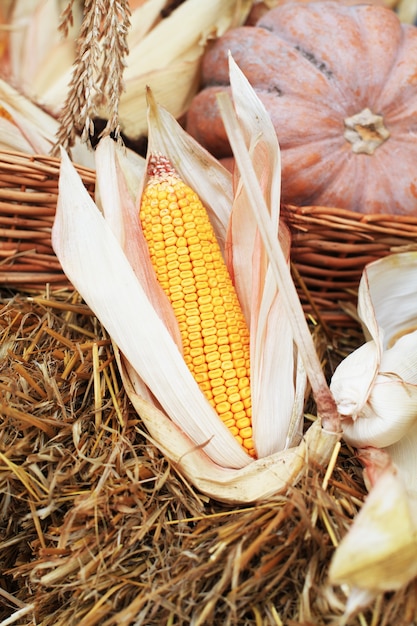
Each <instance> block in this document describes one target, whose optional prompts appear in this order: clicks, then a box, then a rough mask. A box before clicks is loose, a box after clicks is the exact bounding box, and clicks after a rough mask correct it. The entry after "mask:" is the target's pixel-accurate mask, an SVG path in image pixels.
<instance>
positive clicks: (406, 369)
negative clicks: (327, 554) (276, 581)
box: [330, 252, 417, 615]
mask: <svg viewBox="0 0 417 626" xmlns="http://www.w3.org/2000/svg"><path fill="white" fill-rule="evenodd" d="M416 286H417V252H403V253H398V254H392V255H390V256H388V257H386V258H384V259H381V260H379V261H376V262H374V263H371V264H369V265H368V266H367V267H366V268H365V270H364V272H363V276H362V280H361V283H360V286H359V306H358V313H359V316H360V318H361V320H362V322H363V324H364V331H365V335H366V336H367V337H368V338H369V341H368V342H367V343H365V344H364V345H363V346H361V347H360V348H358V349H357V350H356V351H355V352H354V353H353V354H351V355H349V356H348V357H347V358H346V359H345V360H344V361H343V362H342V363H341V364H340V366H339V368H338V369H337V370H336V372H335V374H334V376H333V378H332V382H331V390H332V392H333V395H334V397H335V399H336V402H337V405H338V407H339V410H340V413H341V414H342V428H343V436H344V438H345V439H346V440H347V441H348V442H349V443H351V444H352V445H354V446H356V447H358V448H359V449H360V453H361V457H362V458H363V459H364V463H365V465H366V475H367V477H368V479H369V484H370V492H369V495H368V497H367V499H366V501H365V504H364V506H363V508H362V510H361V512H360V514H359V515H358V516H357V517H356V519H355V520H354V523H353V525H352V528H351V529H350V531H349V533H348V534H347V536H346V537H345V538H344V540H343V541H342V543H341V544H340V546H339V547H338V548H337V550H336V553H335V555H334V558H333V561H332V564H331V568H330V579H331V581H332V582H333V583H339V584H347V585H349V586H350V588H351V593H350V596H349V600H348V603H347V606H346V614H347V615H349V614H350V613H352V612H354V611H356V610H358V608H360V607H362V606H364V604H366V603H369V601H370V600H371V599H372V597H374V595H375V594H376V593H378V592H381V591H387V590H395V589H399V588H400V587H402V586H404V585H406V584H407V583H408V582H409V581H410V580H411V579H412V578H414V577H415V576H416V575H417V479H416V476H417V457H416V445H417V330H416V328H417V301H416V289H417V287H416ZM378 448H380V449H379V450H378ZM378 455H379V457H380V458H386V459H388V460H389V463H388V464H387V467H386V468H385V469H384V470H383V471H382V473H381V472H380V470H379V464H380V461H379V460H378Z"/></svg>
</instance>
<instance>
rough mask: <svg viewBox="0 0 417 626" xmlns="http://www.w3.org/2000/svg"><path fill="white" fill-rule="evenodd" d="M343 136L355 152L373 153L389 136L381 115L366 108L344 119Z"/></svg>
mask: <svg viewBox="0 0 417 626" xmlns="http://www.w3.org/2000/svg"><path fill="white" fill-rule="evenodd" d="M345 128H346V130H345V133H344V137H345V139H346V140H347V141H349V142H350V143H351V144H352V150H353V152H355V153H356V154H360V153H363V154H373V153H374V152H375V150H376V149H377V148H378V146H380V145H381V144H382V143H384V141H386V139H388V137H389V136H390V133H389V131H388V130H387V129H386V128H385V126H384V118H383V117H382V115H376V114H375V113H372V111H371V110H370V109H368V108H366V109H363V111H361V112H360V113H356V114H355V115H352V117H347V118H346V119H345Z"/></svg>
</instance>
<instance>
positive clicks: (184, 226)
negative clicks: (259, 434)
mask: <svg viewBox="0 0 417 626" xmlns="http://www.w3.org/2000/svg"><path fill="white" fill-rule="evenodd" d="M139 216H140V221H141V224H142V229H143V232H144V235H145V239H146V241H147V243H148V247H149V253H150V257H151V261H152V264H153V266H154V269H155V272H156V276H157V279H158V281H159V283H160V285H161V286H162V288H163V289H164V291H165V293H166V294H167V296H168V298H169V299H170V301H171V303H172V305H173V308H174V312H175V315H176V317H177V319H178V322H179V328H180V332H181V337H182V342H183V354H184V360H185V362H186V363H187V365H188V367H189V369H190V371H191V372H192V373H193V375H194V377H195V379H196V381H197V382H198V384H199V386H200V388H201V390H202V391H203V393H204V394H205V395H206V397H207V399H208V400H209V401H210V403H211V404H212V406H213V407H214V408H215V409H216V411H217V413H218V414H219V416H220V418H221V419H222V420H223V422H224V423H225V424H226V425H227V426H228V427H229V429H230V431H231V432H232V433H233V435H234V436H235V437H236V439H237V441H238V442H239V443H240V444H241V445H242V446H243V447H244V449H245V450H246V451H247V452H248V453H249V454H250V455H251V456H255V451H254V446H253V441H252V427H251V398H250V383H249V374H250V372H249V330H248V328H247V325H246V322H245V319H244V317H243V313H242V310H241V308H240V304H239V301H238V298H237V294H236V291H235V289H234V286H233V283H232V280H231V278H230V275H229V273H228V271H227V267H226V265H225V263H224V260H223V257H222V254H221V250H220V247H219V244H218V242H217V239H216V236H215V234H214V230H213V227H212V225H211V223H210V220H209V218H208V215H207V212H206V209H205V208H204V206H203V205H202V203H201V201H200V199H199V197H198V196H197V194H196V193H195V192H194V191H193V190H192V189H190V187H188V185H186V184H185V183H184V182H183V181H182V180H181V179H180V177H179V175H178V174H177V172H176V171H175V169H174V167H173V166H172V164H171V163H170V161H169V160H168V159H167V158H166V157H163V156H161V155H155V156H152V157H150V159H149V166H148V182H147V185H146V187H145V190H144V192H143V195H142V202H141V207H140V214H139Z"/></svg>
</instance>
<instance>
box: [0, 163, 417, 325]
mask: <svg viewBox="0 0 417 626" xmlns="http://www.w3.org/2000/svg"><path fill="white" fill-rule="evenodd" d="M77 170H78V172H79V174H80V176H81V178H82V180H83V181H84V184H85V186H86V188H87V190H88V191H89V193H90V194H91V195H92V196H93V194H94V184H95V174H94V171H92V170H90V169H88V168H85V167H81V166H77ZM58 176H59V160H58V159H55V158H53V157H47V156H31V155H26V154H21V153H17V152H0V261H1V265H0V286H1V287H5V286H8V287H10V288H13V289H19V290H24V291H28V290H29V291H36V290H39V289H41V290H43V289H44V288H45V284H47V283H48V284H50V287H51V288H63V287H69V286H70V285H69V284H68V282H67V280H66V278H65V276H64V274H63V273H62V270H61V268H60V265H59V262H58V260H57V258H56V257H55V255H54V253H53V250H52V247H51V237H50V235H51V226H52V222H53V219H54V214H55V207H56V201H57V193H58ZM284 214H285V216H286V218H287V220H288V222H289V224H290V225H291V228H292V231H293V246H292V260H293V264H294V273H295V278H296V280H297V283H298V287H299V293H300V296H301V298H302V301H303V304H304V307H305V311H306V313H309V314H312V315H313V316H314V317H316V318H319V320H320V322H321V323H322V324H323V325H328V326H329V327H331V329H333V330H335V329H337V328H339V329H344V328H346V327H349V326H352V325H354V324H355V323H356V322H355V320H354V318H353V317H352V316H351V315H350V313H352V312H353V311H354V309H355V307H356V291H357V287H358V284H359V280H360V277H361V273H362V270H363V267H364V266H365V265H366V263H369V262H370V261H373V260H375V259H378V258H381V257H382V256H385V255H387V254H389V253H390V252H394V251H400V250H410V249H417V216H416V217H403V216H401V217H400V216H389V215H360V214H356V213H352V212H350V211H345V210H343V209H333V208H328V207H284Z"/></svg>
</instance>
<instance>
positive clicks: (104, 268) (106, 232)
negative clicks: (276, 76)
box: [53, 66, 339, 502]
mask: <svg viewBox="0 0 417 626" xmlns="http://www.w3.org/2000/svg"><path fill="white" fill-rule="evenodd" d="M232 67H233V68H234V69H233V71H234V72H235V73H237V78H236V77H235V78H233V77H232V84H236V85H238V86H239V89H238V91H239V94H238V96H237V101H238V103H242V102H245V101H246V102H247V106H248V111H247V113H246V118H245V119H244V120H242V124H243V128H244V132H245V134H246V136H248V133H249V130H251V132H250V134H249V137H250V141H249V144H250V146H251V150H253V151H254V154H253V158H254V159H255V157H256V158H257V159H258V162H257V164H256V167H257V168H260V169H261V171H262V173H263V174H264V177H265V179H266V180H267V181H268V185H269V188H267V189H265V190H264V192H265V195H266V197H267V198H268V201H269V199H270V198H271V197H273V198H276V197H279V183H280V181H279V169H274V170H272V171H270V170H269V167H270V166H269V163H273V162H278V163H279V157H278V158H277V156H276V155H275V156H274V155H273V154H272V153H271V150H272V151H275V152H276V151H277V150H278V147H277V144H276V136H275V133H272V132H269V130H270V124H271V122H270V120H269V118H268V117H267V115H266V113H265V110H264V109H263V107H262V105H261V104H260V102H259V100H258V99H257V97H256V96H255V94H254V93H253V91H252V90H251V88H250V86H249V85H248V84H247V82H245V81H243V82H242V81H241V80H239V78H240V74H239V71H238V69H237V68H236V67H234V66H232ZM242 89H243V92H242V93H241V92H240V90H242ZM240 106H241V104H240ZM238 108H239V105H238ZM249 120H250V123H251V124H252V128H251V129H250V128H249V126H248V124H249ZM150 123H151V133H150V146H151V148H150V149H151V151H153V152H155V151H162V152H163V153H164V154H167V156H168V157H169V159H170V160H171V161H172V162H173V164H174V165H175V167H176V169H177V170H178V172H179V174H180V175H181V176H182V177H183V178H184V179H185V180H186V181H187V182H188V184H191V182H189V175H190V173H191V176H192V177H193V179H194V185H193V186H194V188H197V189H199V190H200V189H201V192H200V195H202V196H204V197H205V202H206V203H207V206H208V207H209V210H210V212H211V213H212V214H215V215H216V216H217V219H216V220H215V228H216V229H217V230H218V231H219V233H220V241H221V242H224V241H225V239H226V236H227V235H226V232H225V225H226V224H225V222H227V220H226V216H227V211H229V212H230V204H229V201H230V198H231V197H233V195H232V187H231V179H230V174H228V173H227V172H226V171H225V170H224V169H223V168H222V167H221V166H220V165H219V164H218V163H217V162H216V161H215V160H214V159H213V158H212V157H211V156H210V155H208V154H207V153H206V152H205V151H204V150H202V149H201V148H200V147H199V146H198V144H196V143H195V142H194V141H193V140H192V139H191V138H189V137H188V136H187V135H186V133H185V132H184V131H183V130H182V129H181V127H180V126H179V125H178V124H177V123H176V122H175V120H174V118H173V117H172V116H170V115H169V114H168V113H167V112H166V111H164V110H162V109H158V108H156V107H155V106H154V105H152V100H151V107H150ZM256 146H258V150H259V151H257V150H255V148H256ZM99 149H100V150H101V152H102V159H103V161H102V162H106V161H107V162H108V163H113V165H112V167H114V171H115V172H116V174H115V176H111V177H109V176H107V177H105V179H104V180H105V181H106V182H105V184H104V185H103V184H102V187H101V189H100V198H101V201H102V205H103V210H104V216H105V219H104V218H103V216H102V214H100V213H99V212H98V210H97V208H96V207H95V206H94V204H93V203H92V201H91V199H90V198H89V196H88V194H86V193H85V190H83V188H82V186H81V185H80V181H79V180H78V179H77V175H76V174H75V172H74V170H73V168H72V166H71V164H70V162H69V160H68V158H67V157H66V155H65V154H64V153H63V162H62V173H61V178H60V196H59V202H58V209H57V218H56V221H55V225H54V229H53V244H54V247H55V250H56V253H57V255H58V257H59V259H60V261H61V263H62V266H63V269H64V271H65V272H66V273H67V275H68V277H69V278H70V280H71V281H72V282H73V283H74V285H75V286H76V288H77V289H78V290H79V291H80V293H81V294H82V295H83V297H84V298H85V300H86V301H87V303H88V304H89V306H90V307H91V308H92V310H93V311H95V312H96V314H97V315H98V316H99V317H100V319H101V321H102V322H103V324H104V326H105V327H106V328H107V330H108V332H109V334H110V335H111V337H112V339H113V341H114V343H115V345H116V346H117V348H118V350H119V351H120V357H119V363H120V369H121V372H122V375H123V377H124V382H125V386H126V390H127V391H128V393H129V395H130V397H131V400H132V402H133V404H134V405H135V407H136V408H137V409H138V411H139V412H140V415H141V417H142V419H143V421H144V423H145V424H146V425H147V427H148V429H149V431H150V432H151V435H152V437H154V439H155V442H156V443H157V445H159V446H160V448H161V450H162V451H163V452H164V454H166V455H167V457H168V458H170V459H171V460H172V461H173V462H174V463H175V464H176V465H177V467H178V468H179V469H180V471H182V472H183V474H184V475H185V476H187V478H189V480H190V481H191V482H192V483H193V484H195V485H197V486H198V487H199V488H200V489H201V490H202V491H204V492H205V493H206V494H208V495H210V496H212V497H214V498H216V499H219V500H226V501H229V502H249V501H256V500H261V499H263V498H265V497H267V496H268V495H271V494H272V493H277V492H279V491H281V490H285V489H286V488H287V487H288V485H289V484H293V483H294V482H296V480H298V478H299V476H300V473H301V472H302V471H303V470H304V468H305V465H306V463H307V462H308V461H309V460H310V459H315V460H317V461H319V462H323V463H325V462H326V460H328V459H329V458H330V455H331V453H332V450H333V448H334V445H335V444H336V442H337V441H338V439H339V433H338V432H335V430H332V429H330V431H331V432H326V431H324V430H323V429H322V427H321V422H320V420H318V421H317V422H316V423H315V424H314V426H313V427H311V428H310V429H309V431H308V433H307V435H306V436H305V437H304V438H302V439H301V440H300V434H299V432H298V430H299V429H298V427H297V424H299V423H300V419H301V418H302V409H303V402H302V399H303V398H304V388H305V384H304V383H298V382H297V380H298V379H299V380H300V381H303V380H305V375H306V374H305V371H306V370H307V371H308V370H309V367H310V366H309V365H308V364H307V365H308V366H307V367H306V368H305V369H304V368H303V367H301V366H300V363H298V361H299V360H300V357H301V358H302V359H303V358H304V355H302V354H301V352H300V355H299V357H298V359H297V358H292V359H290V362H287V365H285V366H284V367H283V368H282V369H283V370H284V371H279V370H277V369H275V380H276V384H275V385H273V386H271V384H270V377H269V376H265V380H264V384H263V385H262V377H257V376H256V367H262V365H263V363H262V350H261V347H262V345H264V346H267V345H268V342H269V341H272V342H275V343H276V341H277V339H276V337H278V338H279V337H280V332H281V329H280V328H279V327H277V326H273V327H270V328H267V325H265V329H264V331H263V332H259V333H254V334H253V335H252V336H253V337H254V340H255V341H259V342H260V344H259V347H258V350H259V354H260V356H259V358H258V362H255V365H254V367H255V376H254V380H255V381H256V380H259V394H261V395H262V394H263V395H264V397H265V401H264V406H265V408H266V407H267V405H268V398H271V402H272V396H273V394H276V392H277V389H278V390H280V393H281V394H287V395H288V394H290V397H291V398H292V399H290V401H289V402H282V407H283V408H282V410H281V414H280V416H278V415H277V414H276V412H275V411H270V412H269V414H268V411H265V412H262V414H261V415H260V416H259V418H258V419H259V420H260V421H262V420H263V419H265V420H270V419H272V418H275V420H276V419H279V420H280V421H282V424H281V429H284V430H285V429H286V433H285V436H284V439H283V441H284V444H283V448H284V449H283V448H281V449H276V450H274V451H273V452H272V453H270V454H267V455H266V456H265V457H263V458H259V459H258V460H256V461H254V460H253V459H251V458H250V457H249V456H248V455H247V454H246V453H244V452H243V450H242V449H241V448H240V446H239V444H238V443H237V442H236V440H235V439H234V437H233V436H232V435H231V434H230V432H229V431H228V429H227V428H226V427H225V426H224V425H223V423H221V421H220V420H219V419H218V416H217V414H216V413H215V412H214V410H213V409H212V407H211V406H210V405H209V403H208V402H207V400H206V399H205V397H204V395H203V393H202V392H201V391H200V389H199V387H198V385H197V383H196V382H195V381H194V379H193V377H192V375H191V373H190V372H189V370H188V368H187V366H186V365H185V362H184V360H183V358H182V356H181V354H180V352H179V351H178V348H177V344H176V341H175V337H173V336H172V334H171V331H170V322H169V321H168V323H166V321H165V320H166V314H165V305H164V303H163V302H161V301H160V299H158V298H157V297H156V298H155V293H154V291H155V290H154V287H153V282H152V281H153V280H154V279H153V278H151V276H150V275H149V273H148V272H147V263H148V261H147V260H146V259H145V258H144V257H143V256H142V257H141V258H140V259H139V261H140V263H138V264H136V262H135V258H136V257H135V254H136V253H135V252H134V251H132V249H131V244H132V241H131V240H132V233H134V230H132V226H131V225H132V224H133V217H132V218H129V217H127V216H126V214H125V215H124V217H123V212H125V213H126V212H129V211H132V210H133V211H134V210H135V202H134V201H133V198H132V196H131V195H130V194H131V192H129V191H127V190H128V189H129V188H130V190H133V189H134V188H135V186H138V187H139V188H140V187H141V183H140V182H139V181H138V180H136V182H135V181H134V180H133V177H131V176H129V175H127V176H125V175H124V168H123V167H122V165H121V160H120V159H119V158H118V157H117V150H116V148H115V146H114V144H112V142H111V140H109V139H107V140H103V142H102V144H101V146H100V147H99ZM262 154H263V155H264V156H263V157H262V159H263V165H262V159H261V156H260V155H262ZM268 154H269V155H270V158H268V160H267V159H266V155H268ZM97 167H98V170H99V169H100V167H99V162H98V163H97ZM266 172H268V173H269V174H268V175H266V176H265V173H266ZM98 180H99V181H100V175H99V178H98ZM102 180H103V179H102ZM142 184H143V182H142ZM243 184H244V185H245V189H246V194H247V192H248V190H247V188H246V183H245V182H244V183H243ZM117 185H118V186H119V187H118V189H117ZM258 185H259V184H258ZM115 186H116V187H115ZM237 189H239V190H240V191H241V186H240V184H239V183H237ZM260 194H261V195H260V197H258V199H259V201H260V202H262V203H264V202H265V200H264V197H263V195H262V192H261V191H260ZM277 194H278V196H277ZM117 195H119V201H118V202H116V203H114V202H113V203H112V204H113V207H114V206H120V207H121V209H120V210H121V214H120V215H119V216H117V215H116V216H115V214H114V209H112V208H111V207H110V208H109V206H108V205H109V203H108V199H109V198H110V199H111V198H112V197H116V199H117ZM246 198H247V201H246V202H245V205H246V207H245V206H244V205H242V203H240V204H238V205H237V206H239V210H240V211H246V213H247V214H249V213H250V214H252V209H250V207H249V204H248V202H249V200H248V199H249V196H248V195H247V196H246ZM228 204H229V206H228ZM258 205H259V202H258ZM136 206H137V205H136ZM129 207H130V208H129ZM217 207H219V211H218V212H217ZM276 207H279V202H278V203H277V204H274V210H273V211H272V210H271V211H269V210H268V209H266V212H267V216H266V217H264V220H266V222H265V227H266V229H267V230H268V229H270V230H271V232H273V231H274V230H275V231H276V232H277V231H278V220H279V214H278V213H277V210H276ZM234 210H237V209H236V207H234ZM109 211H110V213H109ZM132 215H133V214H132ZM109 216H110V217H109ZM271 220H274V223H273V224H274V225H273V227H272V228H271V224H272V221H271ZM248 225H249V227H250V228H252V222H251V221H249V223H248ZM286 236H288V233H287V235H286ZM133 243H134V242H133ZM254 245H255V244H254ZM256 245H258V246H259V245H263V244H262V243H261V240H260V239H259V237H257V238H256ZM276 246H278V241H277V239H276V238H274V239H273V243H272V249H267V251H266V252H265V254H266V255H267V258H270V256H271V254H272V255H273V254H274V247H276ZM129 250H130V251H129ZM279 250H280V251H281V248H279ZM280 253H281V254H282V252H280ZM247 264H248V265H251V254H250V253H249V254H248V256H247ZM139 265H140V267H139ZM284 267H286V271H287V273H288V275H289V271H288V259H286V260H285V259H284ZM246 274H249V272H247V273H246ZM246 274H245V273H243V274H241V277H240V280H245V277H246ZM262 289H263V293H262V295H261V298H260V301H259V302H258V303H257V306H260V307H262V306H265V303H269V304H268V308H269V309H270V310H274V306H273V303H274V302H275V301H277V300H279V299H280V298H283V291H282V290H278V289H277V285H276V282H275V280H274V279H273V272H272V270H270V271H269V270H268V271H267V278H266V279H265V282H264V284H263V285H262ZM292 290H293V291H294V293H295V289H294V286H293V285H292ZM297 303H298V307H299V309H300V311H301V315H300V314H299V315H298V316H297V317H298V318H300V317H301V318H302V319H303V322H304V325H305V321H304V318H303V315H302V309H301V305H300V303H299V301H298V300H297ZM156 311H158V312H159V313H158V314H157V313H156ZM254 313H255V311H254V310H253V309H252V310H251V318H252V317H253V319H254V322H253V323H256V324H259V323H260V322H259V317H258V316H257V315H254ZM282 314H283V316H284V315H286V314H287V313H286V311H285V309H284V310H283V313H282ZM267 319H268V313H267V311H266V312H265V315H263V316H262V320H264V321H265V320H267ZM270 326H271V325H270ZM283 329H285V332H286V333H287V334H288V332H291V326H290V330H289V329H288V325H285V326H284V325H283ZM305 329H306V332H307V334H308V336H309V337H310V341H311V343H312V340H311V336H310V335H309V331H308V329H307V327H306V326H305ZM275 343H274V345H275ZM277 348H278V347H277ZM273 352H276V351H275V350H274V351H273ZM314 358H315V359H316V361H317V363H318V359H317V355H316V354H315V352H314V357H313V358H312V359H311V360H312V361H314ZM303 362H304V360H303ZM267 365H268V368H271V367H274V366H275V368H276V365H275V364H274V363H268V364H267ZM318 367H319V369H320V365H318ZM287 370H288V371H287ZM317 377H318V378H320V377H321V378H323V374H322V372H321V370H320V374H319V375H318V376H317ZM179 380H180V381H181V385H178V381H179ZM323 380H324V378H323ZM282 381H284V384H283V383H282ZM327 393H328V390H327ZM300 396H301V401H300ZM274 405H275V406H278V407H279V403H275V404H274ZM288 407H289V408H288ZM323 413H324V414H325V411H324V412H323ZM285 424H286V426H285ZM294 424H295V426H294ZM328 424H330V425H331V421H328ZM277 428H278V425H277ZM259 431H260V433H259V435H256V433H254V438H256V437H257V436H258V437H259V438H260V439H262V438H263V439H265V438H267V437H268V436H269V435H268V434H267V433H268V429H267V430H266V431H264V432H263V433H262V429H259ZM289 434H291V436H290V437H289ZM286 445H289V447H287V448H286V449H285V446H286Z"/></svg>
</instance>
